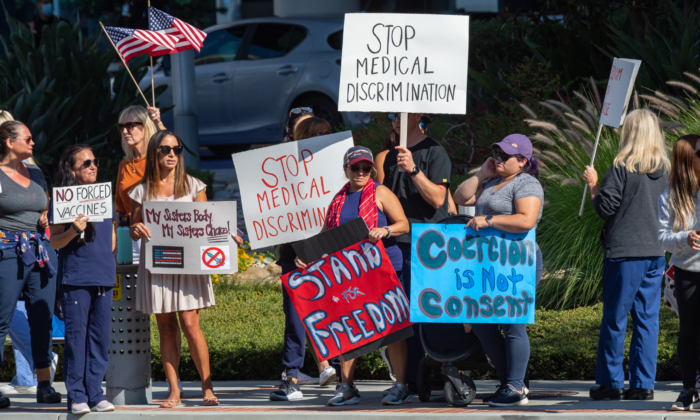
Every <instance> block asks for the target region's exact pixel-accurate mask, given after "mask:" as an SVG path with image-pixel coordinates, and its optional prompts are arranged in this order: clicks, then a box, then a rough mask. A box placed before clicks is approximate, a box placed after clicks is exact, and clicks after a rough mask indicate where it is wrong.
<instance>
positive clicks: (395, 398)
mask: <svg viewBox="0 0 700 420" xmlns="http://www.w3.org/2000/svg"><path fill="white" fill-rule="evenodd" d="M410 402H411V398H410V397H409V396H408V388H406V385H404V384H402V383H400V382H394V385H392V386H391V388H390V389H389V395H387V396H386V397H384V399H383V400H382V404H384V405H399V404H407V403H410Z"/></svg>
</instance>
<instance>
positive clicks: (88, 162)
mask: <svg viewBox="0 0 700 420" xmlns="http://www.w3.org/2000/svg"><path fill="white" fill-rule="evenodd" d="M93 163H94V164H95V168H98V167H99V166H100V160H99V159H97V158H95V159H88V160H84V161H83V163H81V164H80V167H81V168H85V169H87V168H89V167H90V166H92V164H93Z"/></svg>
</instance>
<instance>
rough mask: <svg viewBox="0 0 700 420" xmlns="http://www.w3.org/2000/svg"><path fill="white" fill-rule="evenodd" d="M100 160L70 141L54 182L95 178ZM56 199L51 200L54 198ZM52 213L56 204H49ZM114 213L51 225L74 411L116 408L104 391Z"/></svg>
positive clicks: (73, 182) (65, 362) (63, 183)
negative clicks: (95, 220)
mask: <svg viewBox="0 0 700 420" xmlns="http://www.w3.org/2000/svg"><path fill="white" fill-rule="evenodd" d="M97 166H98V160H97V159H95V155H93V154H92V149H90V147H89V146H87V145H84V144H74V145H71V146H69V147H68V148H67V149H66V150H65V151H64V152H63V154H62V155H61V159H60V161H59V164H58V168H59V169H58V173H57V174H56V178H55V180H54V181H55V186H56V187H69V186H73V185H88V184H94V183H95V182H96V181H97ZM52 204H53V203H52ZM49 211H50V213H53V209H50V210H49ZM112 213H113V214H112V215H110V217H105V218H104V219H103V220H102V221H101V222H89V218H88V217H85V215H83V214H81V215H79V216H78V218H77V219H75V221H74V222H73V223H72V224H52V225H51V246H53V248H54V249H60V250H61V252H59V255H58V282H59V284H60V285H61V289H60V290H61V292H60V293H61V297H60V299H61V307H62V308H63V315H64V317H65V322H66V345H65V350H64V352H63V367H64V377H65V381H66V390H67V391H68V408H69V409H70V410H71V412H72V413H73V414H75V415H79V414H87V413H89V412H90V408H91V407H92V408H93V409H94V410H95V411H98V412H103V411H114V406H113V405H112V404H111V403H110V402H109V401H107V400H106V399H105V396H104V394H103V393H102V380H103V379H104V377H105V373H106V372H107V361H108V359H107V358H108V353H109V313H110V308H111V306H112V288H113V287H114V279H115V275H116V270H117V267H116V265H115V262H114V255H113V252H114V248H115V247H116V245H117V237H116V233H115V231H114V225H113V224H112V220H113V219H114V218H116V214H114V210H112Z"/></svg>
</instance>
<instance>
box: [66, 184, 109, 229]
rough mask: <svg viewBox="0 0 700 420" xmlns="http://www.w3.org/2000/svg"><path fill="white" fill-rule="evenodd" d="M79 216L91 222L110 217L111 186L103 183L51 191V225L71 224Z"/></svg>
mask: <svg viewBox="0 0 700 420" xmlns="http://www.w3.org/2000/svg"><path fill="white" fill-rule="evenodd" d="M81 214H84V215H85V216H87V217H89V218H90V220H91V221H93V222H96V221H101V220H103V219H105V218H109V217H112V184H111V183H109V182H105V183H101V184H88V185H75V186H71V187H56V188H54V189H53V223H72V222H73V221H75V219H76V218H77V217H78V216H80V215H81Z"/></svg>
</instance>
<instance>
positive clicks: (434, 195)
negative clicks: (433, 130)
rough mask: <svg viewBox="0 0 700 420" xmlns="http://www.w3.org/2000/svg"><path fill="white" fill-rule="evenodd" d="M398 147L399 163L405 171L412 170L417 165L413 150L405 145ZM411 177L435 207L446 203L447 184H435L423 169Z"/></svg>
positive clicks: (421, 194) (427, 200) (420, 191)
mask: <svg viewBox="0 0 700 420" xmlns="http://www.w3.org/2000/svg"><path fill="white" fill-rule="evenodd" d="M396 149H397V150H398V151H399V155H398V157H397V159H398V162H397V165H398V166H399V167H401V169H403V170H404V171H406V172H411V171H412V170H413V167H414V166H416V164H415V163H414V162H413V155H412V153H411V151H410V150H408V148H406V147H404V146H396ZM411 179H412V180H413V183H414V184H415V185H416V189H417V190H418V193H419V194H420V196H421V197H422V198H423V200H425V202H426V203H428V204H430V205H431V206H433V208H435V209H439V208H440V207H442V206H443V204H445V193H446V192H447V185H446V184H433V182H432V181H431V180H429V179H428V177H426V176H425V173H424V172H423V171H421V172H419V173H418V175H415V176H413V177H411Z"/></svg>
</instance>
